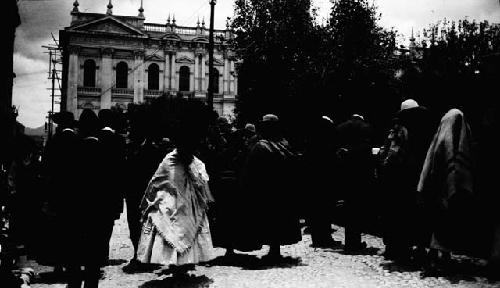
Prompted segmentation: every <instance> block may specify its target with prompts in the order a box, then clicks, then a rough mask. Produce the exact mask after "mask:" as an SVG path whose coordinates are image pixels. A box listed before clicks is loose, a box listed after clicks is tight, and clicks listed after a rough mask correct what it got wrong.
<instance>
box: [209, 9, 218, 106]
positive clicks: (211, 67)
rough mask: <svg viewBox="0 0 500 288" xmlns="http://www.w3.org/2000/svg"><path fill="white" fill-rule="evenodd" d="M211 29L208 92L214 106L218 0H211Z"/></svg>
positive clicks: (211, 104) (210, 104)
mask: <svg viewBox="0 0 500 288" xmlns="http://www.w3.org/2000/svg"><path fill="white" fill-rule="evenodd" d="M209 3H210V30H209V34H208V91H207V92H208V93H207V104H208V106H209V107H210V108H212V109H213V107H214V83H213V82H214V81H213V80H214V77H213V73H212V71H213V69H214V10H215V4H216V3H217V0H210V2H209Z"/></svg>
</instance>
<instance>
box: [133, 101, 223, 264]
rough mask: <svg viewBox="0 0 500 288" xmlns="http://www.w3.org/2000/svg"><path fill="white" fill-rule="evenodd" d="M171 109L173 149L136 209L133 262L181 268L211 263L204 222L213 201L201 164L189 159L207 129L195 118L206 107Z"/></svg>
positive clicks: (179, 105)
mask: <svg viewBox="0 0 500 288" xmlns="http://www.w3.org/2000/svg"><path fill="white" fill-rule="evenodd" d="M174 104H175V108H174V109H175V110H176V112H175V113H176V115H178V116H177V119H176V120H177V122H176V125H175V126H176V127H175V131H176V133H175V144H176V149H175V150H174V151H172V152H171V153H169V154H168V155H167V156H166V157H165V159H164V160H163V161H162V163H161V164H160V166H159V167H158V169H157V171H156V173H155V174H154V175H153V178H152V179H151V181H150V183H149V185H148V188H147V189H146V192H145V195H144V197H143V200H142V204H141V210H142V232H141V237H140V241H139V247H138V251H137V259H138V260H139V261H140V262H142V263H151V264H161V265H173V266H181V265H184V264H196V263H200V262H206V261H209V260H211V259H212V258H213V252H212V250H213V246H212V238H211V235H210V228H209V224H208V220H207V209H208V203H209V202H211V201H213V198H212V196H211V194H210V191H209V189H208V175H207V172H206V170H205V165H204V163H203V162H202V161H200V160H199V159H198V158H196V157H195V156H194V152H195V150H196V147H197V146H198V145H199V143H200V142H201V140H202V139H203V137H204V136H205V134H206V130H207V127H208V126H207V125H208V121H205V119H206V118H204V117H200V116H202V115H204V114H205V115H206V114H207V112H206V106H204V105H203V104H202V103H201V102H193V101H182V100H179V102H176V103H174ZM194 115H196V117H194ZM207 120H208V119H207Z"/></svg>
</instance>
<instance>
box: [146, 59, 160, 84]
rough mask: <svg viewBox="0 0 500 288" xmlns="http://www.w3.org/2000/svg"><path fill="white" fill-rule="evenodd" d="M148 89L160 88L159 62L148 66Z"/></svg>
mask: <svg viewBox="0 0 500 288" xmlns="http://www.w3.org/2000/svg"><path fill="white" fill-rule="evenodd" d="M148 89H149V90H160V67H159V66H158V64H155V63H153V64H151V65H149V67H148Z"/></svg>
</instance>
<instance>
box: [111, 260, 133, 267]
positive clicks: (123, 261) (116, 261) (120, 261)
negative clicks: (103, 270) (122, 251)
mask: <svg viewBox="0 0 500 288" xmlns="http://www.w3.org/2000/svg"><path fill="white" fill-rule="evenodd" d="M127 262H128V261H127V260H124V259H109V260H108V262H107V266H120V265H122V264H123V263H127Z"/></svg>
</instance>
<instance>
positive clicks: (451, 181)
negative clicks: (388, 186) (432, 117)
mask: <svg viewBox="0 0 500 288" xmlns="http://www.w3.org/2000/svg"><path fill="white" fill-rule="evenodd" d="M473 166H474V165H473V154H472V135H471V131H470V128H469V125H468V124H467V122H466V120H465V117H464V115H463V113H462V112H461V111H460V110H458V109H451V110H450V111H448V113H446V115H444V116H443V118H442V119H441V123H440V125H439V128H438V130H437V132H436V134H435V135H434V139H433V140H432V142H431V145H430V147H429V150H428V152H427V157H426V159H425V162H424V165H423V169H422V173H421V175H420V181H419V183H418V188H417V190H418V192H420V193H421V196H422V199H423V201H424V205H425V207H426V208H427V211H428V214H427V217H428V219H427V220H428V221H427V222H428V225H429V226H428V228H429V232H430V234H431V235H430V243H429V246H428V247H429V248H431V252H432V253H431V256H433V258H437V256H438V254H439V253H438V251H439V252H440V253H441V254H442V255H443V256H444V260H446V259H447V258H449V256H450V253H451V252H463V250H464V249H465V248H466V247H467V246H468V245H469V244H470V243H471V241H470V240H471V239H467V237H468V236H469V235H467V233H464V229H468V228H466V227H471V226H470V225H471V222H472V220H473V218H474V215H471V214H472V213H471V212H472V211H473V208H474V199H475V197H474V187H473V184H474V181H473ZM434 260H436V259H434ZM442 260H443V259H442ZM433 264H437V263H433Z"/></svg>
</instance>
